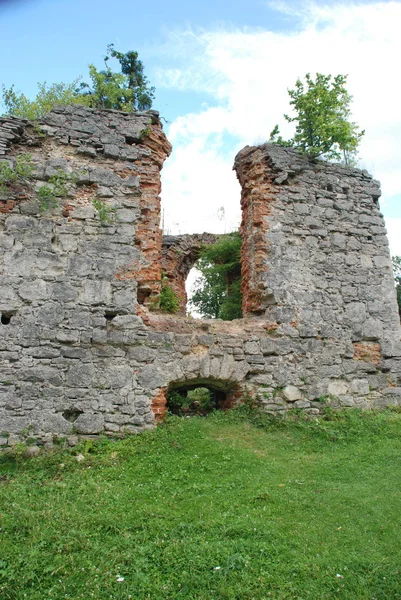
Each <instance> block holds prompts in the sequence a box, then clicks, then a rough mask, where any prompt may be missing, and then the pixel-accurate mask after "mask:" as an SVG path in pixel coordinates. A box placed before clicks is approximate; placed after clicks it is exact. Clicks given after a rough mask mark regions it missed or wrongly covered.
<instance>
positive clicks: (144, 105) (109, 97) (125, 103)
mask: <svg viewBox="0 0 401 600" xmlns="http://www.w3.org/2000/svg"><path fill="white" fill-rule="evenodd" d="M111 59H116V60H117V61H118V62H119V66H120V71H121V72H114V71H113V70H112V69H111V67H110V65H109V61H110V60H111ZM104 60H105V69H103V70H100V71H99V70H98V69H97V68H96V67H95V66H94V65H93V64H90V65H89V76H90V79H91V83H90V84H89V83H84V82H82V81H80V78H79V79H76V80H75V81H73V82H72V83H67V84H66V83H53V84H52V85H50V86H48V85H47V83H46V82H44V83H38V93H37V95H36V98H35V99H34V100H29V99H28V98H27V97H26V96H25V94H22V93H19V92H16V91H15V89H14V86H11V87H10V88H6V87H5V86H4V85H3V104H4V105H5V108H6V113H7V114H10V115H14V116H16V117H20V118H25V119H30V120H36V119H40V118H41V117H43V116H44V115H45V114H46V113H48V112H49V111H50V110H51V109H52V108H53V106H54V105H56V104H59V105H60V104H63V105H65V104H83V105H85V106H89V107H92V108H114V109H117V110H124V111H127V112H132V111H134V110H147V109H149V108H151V106H152V101H153V99H154V92H155V89H154V87H151V86H150V85H149V82H148V80H147V78H146V77H145V75H144V68H143V64H142V61H140V60H139V59H138V53H137V52H135V51H133V50H130V51H129V52H126V53H125V54H124V53H122V52H118V51H117V50H115V49H114V45H113V44H109V45H108V46H107V54H106V56H105V59H104Z"/></svg>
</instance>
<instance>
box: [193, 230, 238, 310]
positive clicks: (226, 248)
mask: <svg viewBox="0 0 401 600" xmlns="http://www.w3.org/2000/svg"><path fill="white" fill-rule="evenodd" d="M241 243H242V240H241V236H240V234H239V233H238V232H233V233H229V234H226V235H223V236H221V238H220V239H219V240H218V241H217V242H216V243H214V244H211V245H210V246H207V247H205V248H204V250H203V251H202V253H201V256H200V258H199V260H198V262H197V263H196V268H197V269H198V270H199V271H200V272H201V273H202V277H200V278H199V279H197V280H196V281H195V292H194V294H193V296H192V298H191V300H190V305H191V306H193V307H194V308H195V309H196V310H197V311H198V312H200V314H201V315H202V316H203V317H207V318H216V319H217V318H218V319H223V320H225V321H231V320H232V319H239V318H241V317H242V294H241V263H240V258H241Z"/></svg>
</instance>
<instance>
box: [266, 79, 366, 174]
mask: <svg viewBox="0 0 401 600" xmlns="http://www.w3.org/2000/svg"><path fill="white" fill-rule="evenodd" d="M305 80H306V84H304V83H303V82H302V81H301V80H300V79H298V80H297V82H296V84H295V89H293V90H288V94H289V96H290V98H291V100H290V105H291V106H293V108H294V111H295V113H296V114H295V116H293V117H290V116H288V115H284V118H285V120H286V121H288V122H289V123H294V122H295V123H296V127H295V135H294V137H293V138H291V139H290V140H287V141H286V140H284V139H283V138H282V137H281V136H280V132H279V127H278V125H276V126H275V127H274V129H273V131H272V132H271V134H270V141H271V142H273V143H277V144H280V145H283V146H291V147H293V148H296V149H297V150H298V151H300V152H303V153H305V154H307V155H308V156H310V157H312V158H318V157H322V158H325V159H327V160H333V159H334V160H340V159H341V158H342V159H343V161H344V163H345V164H346V165H351V164H355V162H356V161H355V158H356V151H357V148H358V145H359V142H360V139H361V138H362V136H363V135H364V133H365V132H364V131H359V127H358V125H356V124H355V123H353V122H351V121H350V120H349V118H350V115H351V111H350V103H351V101H352V96H350V94H349V93H348V92H347V90H346V88H345V84H346V81H347V75H337V76H336V77H334V78H332V76H331V75H322V74H321V73H316V79H315V80H313V79H312V78H311V76H310V74H309V73H307V74H306V76H305Z"/></svg>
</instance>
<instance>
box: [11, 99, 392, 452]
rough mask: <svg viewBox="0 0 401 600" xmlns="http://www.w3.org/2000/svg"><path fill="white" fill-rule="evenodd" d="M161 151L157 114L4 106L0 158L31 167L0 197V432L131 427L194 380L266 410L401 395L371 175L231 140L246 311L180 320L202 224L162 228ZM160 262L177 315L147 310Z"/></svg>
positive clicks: (145, 422)
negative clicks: (38, 112) (235, 146)
mask: <svg viewBox="0 0 401 600" xmlns="http://www.w3.org/2000/svg"><path fill="white" fill-rule="evenodd" d="M170 151H171V146H170V144H169V142H168V141H167V139H166V137H165V135H164V133H163V131H162V127H161V123H160V120H159V116H158V113H157V112H155V111H147V112H138V113H135V114H127V113H123V112H117V111H108V110H102V111H95V110H91V109H88V108H84V107H80V106H68V107H57V108H54V110H53V111H52V112H51V113H49V114H48V115H47V117H46V118H44V119H43V121H41V123H40V125H39V126H38V125H37V124H34V123H30V122H28V121H26V120H22V119H17V118H12V117H2V118H0V155H1V156H0V160H1V161H2V163H3V164H7V165H10V166H11V167H13V166H14V167H15V165H16V164H18V161H17V158H18V157H19V156H20V157H21V156H23V155H25V154H27V153H29V154H30V156H31V161H32V164H33V165H34V170H33V173H32V174H31V177H30V179H29V181H28V180H24V179H23V178H22V179H21V180H17V181H14V182H13V183H12V184H10V185H9V186H8V189H7V190H4V189H3V190H2V192H1V195H0V216H1V218H0V223H1V232H0V246H1V249H2V253H1V288H0V313H1V325H0V326H1V340H0V356H1V370H0V443H1V444H2V445H5V444H7V443H14V442H15V440H16V439H17V438H18V436H23V435H26V432H31V433H32V435H35V436H36V437H37V438H42V439H43V440H44V441H46V440H47V441H49V440H51V439H52V437H53V436H54V435H56V436H65V437H69V436H75V435H76V434H83V435H92V434H100V433H105V434H107V435H109V434H110V435H113V434H117V433H120V432H140V431H142V430H144V429H147V428H151V427H153V426H154V424H155V422H157V421H158V420H160V419H161V418H163V415H164V413H165V412H166V398H167V393H168V391H169V390H171V389H180V390H185V389H190V388H193V387H195V386H197V385H202V386H205V387H208V388H209V389H211V390H215V391H217V393H218V394H219V397H220V398H222V399H223V400H222V401H221V405H220V406H221V407H222V408H224V407H229V406H232V405H233V404H235V403H236V402H237V401H238V400H239V399H241V398H243V397H244V396H248V397H249V396H250V397H252V398H254V399H257V400H258V401H259V402H260V403H261V404H262V405H263V407H264V408H265V410H266V411H270V412H272V413H283V412H285V411H288V410H290V409H293V408H297V409H303V410H304V411H305V412H307V413H309V414H312V415H313V414H318V413H319V411H320V410H321V407H322V405H324V404H327V403H329V404H330V405H332V406H334V407H351V406H356V407H361V408H371V407H382V406H386V405H395V404H400V402H401V345H400V333H401V332H400V322H399V317H398V311H397V304H396V296H395V290H394V283H393V278H392V269H391V260H390V256H389V250H388V245H387V239H386V230H385V227H384V223H383V218H382V215H381V214H380V208H379V204H378V199H379V196H380V190H379V184H378V182H377V181H374V180H373V179H372V178H371V176H370V175H369V174H368V173H367V172H366V171H361V170H358V169H349V168H344V167H342V166H339V165H334V164H330V163H325V162H321V161H311V160H309V159H308V158H306V157H305V156H302V155H300V154H298V153H296V152H295V151H293V150H291V149H285V148H281V147H279V146H273V145H270V144H263V145H261V146H258V147H249V146H247V147H246V148H244V149H243V150H242V151H241V152H240V153H239V154H238V155H237V157H236V159H235V166H234V168H235V170H236V172H237V176H238V179H239V181H240V183H241V186H242V198H241V206H242V215H243V217H242V224H241V235H242V240H243V249H242V286H243V313H244V318H243V319H238V320H235V321H231V322H225V321H219V320H198V319H190V318H188V317H186V316H185V314H184V311H185V301H186V296H185V289H184V283H185V278H186V276H187V274H188V272H189V269H190V268H191V267H192V265H193V264H194V262H195V261H196V259H197V258H198V256H199V252H200V249H201V247H202V245H203V244H204V243H208V242H210V241H213V240H214V239H215V236H213V235H209V234H203V235H195V236H189V235H188V236H185V235H183V236H177V237H173V236H166V237H165V238H164V239H163V236H162V232H161V230H160V226H159V223H160V198H159V194H160V188H161V186H160V171H161V169H162V166H163V162H164V160H165V159H166V157H167V156H168V155H169V153H170ZM60 173H63V174H64V175H65V177H66V179H64V182H65V185H64V187H65V188H66V189H65V193H64V197H63V198H60V200H59V202H58V203H57V205H56V206H50V207H47V208H46V210H43V209H41V207H40V202H39V201H38V190H39V188H40V187H41V186H43V185H46V182H48V181H49V179H50V181H54V176H57V175H58V174H60ZM52 177H53V179H51V178H52ZM42 208H43V207H42ZM102 211H103V212H102ZM102 217H103V218H102ZM162 271H163V272H164V274H165V277H167V278H168V280H169V281H170V283H171V285H172V287H173V289H175V290H176V292H178V294H179V295H180V296H181V297H182V303H181V313H182V314H178V315H165V314H161V313H158V312H152V311H151V310H150V308H151V307H152V303H154V302H155V301H157V298H158V295H159V293H160V287H161V279H162Z"/></svg>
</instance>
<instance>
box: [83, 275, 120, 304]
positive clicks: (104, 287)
mask: <svg viewBox="0 0 401 600" xmlns="http://www.w3.org/2000/svg"><path fill="white" fill-rule="evenodd" d="M111 299H112V292H111V283H110V282H109V281H96V280H95V281H85V282H84V284H83V288H82V290H81V292H80V295H79V302H80V303H81V304H89V305H98V304H106V305H107V304H110V303H111Z"/></svg>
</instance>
